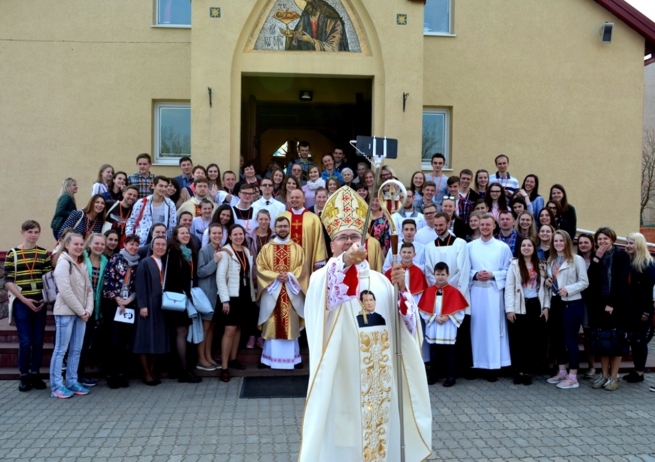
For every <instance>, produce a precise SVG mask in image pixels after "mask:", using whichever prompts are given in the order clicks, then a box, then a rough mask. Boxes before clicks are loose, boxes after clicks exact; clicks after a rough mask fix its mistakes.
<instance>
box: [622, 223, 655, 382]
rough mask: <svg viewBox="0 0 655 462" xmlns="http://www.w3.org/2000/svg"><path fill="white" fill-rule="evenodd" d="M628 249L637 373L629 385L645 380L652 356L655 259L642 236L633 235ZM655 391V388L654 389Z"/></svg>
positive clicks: (629, 324)
mask: <svg viewBox="0 0 655 462" xmlns="http://www.w3.org/2000/svg"><path fill="white" fill-rule="evenodd" d="M625 250H626V252H627V253H628V256H629V257H630V278H629V280H628V291H629V293H630V309H629V311H628V319H627V327H628V331H629V332H630V336H629V337H630V347H631V348H632V361H633V362H634V366H635V368H634V370H633V371H632V372H630V373H629V374H628V375H624V376H623V380H625V381H626V382H628V383H636V382H643V381H644V370H645V368H646V358H647V357H648V331H649V329H652V324H651V323H652V319H653V304H654V302H655V296H654V295H655V294H653V286H654V285H655V260H653V257H651V255H650V252H649V251H648V243H647V242H646V238H645V237H644V235H643V234H641V233H631V234H628V237H627V239H626V242H625ZM650 391H655V386H651V387H650Z"/></svg>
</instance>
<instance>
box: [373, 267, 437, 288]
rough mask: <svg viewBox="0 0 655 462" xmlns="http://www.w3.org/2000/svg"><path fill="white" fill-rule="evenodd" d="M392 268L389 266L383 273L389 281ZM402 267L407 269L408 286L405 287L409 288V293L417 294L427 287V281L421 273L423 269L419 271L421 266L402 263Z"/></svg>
mask: <svg viewBox="0 0 655 462" xmlns="http://www.w3.org/2000/svg"><path fill="white" fill-rule="evenodd" d="M392 269H393V268H389V269H388V270H387V271H386V272H385V273H384V275H385V276H386V277H387V279H389V280H390V281H391V270H392ZM403 269H405V270H407V271H409V287H408V288H407V290H409V293H410V294H412V295H418V294H420V293H421V292H423V291H424V290H425V289H427V288H428V281H427V280H426V279H425V275H424V274H423V271H421V268H419V267H418V266H416V265H412V266H405V265H403Z"/></svg>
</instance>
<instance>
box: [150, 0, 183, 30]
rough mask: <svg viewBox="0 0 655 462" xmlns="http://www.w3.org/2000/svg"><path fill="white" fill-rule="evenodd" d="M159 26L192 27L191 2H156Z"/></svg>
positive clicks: (171, 0) (174, 0)
mask: <svg viewBox="0 0 655 462" xmlns="http://www.w3.org/2000/svg"><path fill="white" fill-rule="evenodd" d="M156 2H157V15H156V16H157V25H158V26H190V25H191V0H156Z"/></svg>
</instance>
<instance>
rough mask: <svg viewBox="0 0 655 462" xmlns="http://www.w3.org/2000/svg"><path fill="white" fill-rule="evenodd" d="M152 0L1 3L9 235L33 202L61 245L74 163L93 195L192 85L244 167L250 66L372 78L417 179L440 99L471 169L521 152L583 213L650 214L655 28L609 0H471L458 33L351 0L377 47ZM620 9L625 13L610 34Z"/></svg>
mask: <svg viewBox="0 0 655 462" xmlns="http://www.w3.org/2000/svg"><path fill="white" fill-rule="evenodd" d="M153 3H154V2H151V1H145V0H144V1H133V0H113V1H112V2H102V3H97V2H88V1H86V0H65V1H62V2H59V3H58V4H57V7H56V8H53V7H52V5H51V2H48V1H45V0H33V1H30V2H25V1H23V0H5V1H3V2H0V30H1V31H2V34H1V35H2V38H5V39H7V38H8V39H12V41H6V40H5V41H0V63H2V65H0V156H1V159H2V162H3V173H4V174H5V175H4V176H5V178H4V181H2V182H0V210H1V211H2V213H3V219H2V221H0V249H7V248H9V247H11V246H12V245H15V244H16V243H17V242H18V241H19V239H20V237H19V235H18V230H17V228H18V226H19V224H20V222H22V221H23V220H25V219H28V218H36V219H37V220H39V221H40V222H41V223H42V225H43V228H44V236H46V238H45V239H44V240H43V244H44V245H46V246H51V245H52V243H53V241H52V238H50V237H48V236H49V235H50V230H49V222H50V219H51V217H52V213H53V210H54V206H55V201H56V196H57V194H58V191H59V186H60V184H61V181H62V180H63V179H64V178H65V177H67V176H73V177H75V178H77V180H78V182H79V185H80V192H79V193H78V205H82V204H83V203H85V202H86V201H87V200H88V198H89V196H90V189H91V185H92V183H93V182H94V180H95V177H96V174H97V169H98V167H99V165H100V164H102V163H104V162H109V163H111V164H113V165H114V167H115V168H116V169H117V170H119V169H120V170H126V171H127V172H128V173H132V172H134V171H135V166H134V157H135V155H136V154H138V153H140V152H152V150H153V146H152V144H153V142H152V129H153V127H152V124H153V114H152V112H153V101H156V100H164V99H165V100H191V101H192V152H193V157H194V160H195V161H196V163H201V164H205V165H206V164H207V163H209V162H217V163H219V165H221V167H222V168H223V169H225V168H228V167H229V168H232V169H235V168H236V167H237V166H238V158H239V154H240V140H241V99H242V88H241V83H242V76H244V75H302V76H306V77H321V76H322V77H325V76H328V78H329V76H335V77H367V78H372V80H373V85H372V94H373V121H372V124H373V132H374V134H376V135H378V136H384V135H386V136H389V137H395V138H398V139H399V145H400V155H401V159H399V160H397V161H391V162H390V164H391V165H392V166H393V167H394V169H395V170H396V171H397V172H398V174H399V176H400V177H401V178H402V179H404V180H408V179H409V176H410V174H411V172H413V171H414V170H417V169H418V168H419V166H420V152H421V116H422V109H423V107H424V106H446V107H451V108H452V111H453V112H452V115H453V124H452V142H451V145H452V159H453V167H454V168H455V170H457V171H458V169H460V168H463V167H469V168H473V169H475V168H480V167H487V168H488V169H490V170H491V169H492V168H493V163H492V160H493V157H494V156H495V155H497V154H498V153H500V152H505V153H507V154H509V155H510V156H511V159H512V163H511V171H512V173H513V174H515V175H517V176H519V177H523V176H524V175H525V174H527V173H529V172H536V173H538V174H539V175H540V176H541V178H542V184H543V185H544V186H543V188H542V189H544V190H545V189H547V186H548V185H549V184H551V183H553V182H555V181H556V180H557V181H561V182H562V183H563V184H564V185H566V186H567V188H568V190H569V195H570V199H571V202H572V203H573V204H574V205H575V206H576V207H577V209H578V211H579V215H580V221H579V225H580V226H581V227H595V226H598V225H599V224H601V222H602V223H603V224H605V223H606V222H605V221H603V220H602V217H603V216H604V215H605V214H608V213H609V214H611V215H612V216H613V219H612V220H611V224H612V225H613V226H615V227H616V229H617V231H619V232H620V233H622V234H623V233H626V232H627V231H629V230H631V229H633V228H635V227H636V226H637V223H638V221H637V220H638V217H637V214H638V205H637V204H638V178H639V171H638V170H639V152H640V146H641V125H642V123H641V114H642V84H643V69H642V62H643V61H642V58H643V56H642V51H643V39H642V38H641V37H639V36H638V35H637V34H636V33H634V32H633V31H632V30H631V29H629V28H627V27H626V26H625V25H623V24H622V23H621V22H620V21H618V20H617V19H616V18H613V17H612V16H611V15H610V14H609V13H607V11H606V10H604V9H603V8H601V7H600V6H598V5H597V4H596V3H595V2H593V1H592V0H549V1H548V2H544V1H542V0H488V1H485V2H479V1H477V0H456V1H455V32H456V35H457V36H456V37H424V36H423V34H422V26H423V5H422V4H421V3H412V2H406V1H396V0H394V1H391V0H384V1H381V0H350V6H351V8H352V9H353V11H355V14H356V16H357V18H358V19H357V21H358V23H359V24H361V27H362V34H363V35H364V36H365V39H366V41H367V43H368V47H369V49H370V53H369V54H367V55H363V54H356V53H339V54H334V53H307V52H258V51H252V52H246V51H245V50H246V46H247V44H248V40H249V38H250V36H251V35H252V34H253V33H254V32H255V28H256V25H257V23H258V19H259V17H260V15H261V14H262V10H263V8H264V7H265V6H266V5H267V0H242V1H240V2H228V3H224V4H216V2H212V1H209V0H194V1H193V20H192V22H193V28H192V29H191V30H189V29H165V28H153V27H151V25H152V22H153ZM212 6H220V7H221V10H222V17H221V18H220V19H212V18H210V17H209V14H208V13H209V7H212ZM43 12H47V14H43ZM399 13H403V14H407V15H408V25H406V26H399V25H396V15H397V14H399ZM605 20H609V21H614V22H615V23H616V29H615V38H614V43H612V45H610V46H603V45H601V44H600V36H599V35H598V29H599V28H600V25H601V24H602V23H603V22H604V21H605ZM207 87H211V88H212V91H213V107H211V108H210V107H209V102H208V95H207ZM404 92H407V93H409V94H410V96H409V99H408V100H407V108H406V112H403V111H402V94H403V93H404ZM617 157H620V159H621V160H620V162H617V160H616V159H617ZM153 171H155V172H156V173H165V174H177V173H178V170H177V168H176V167H154V168H153ZM9 172H11V173H9ZM580 172H584V175H583V176H581V174H580ZM598 177H602V178H603V183H602V189H598V186H597V184H598V183H597V182H596V181H595V180H596V179H597V178H598ZM18 194H20V197H21V201H20V202H18V201H17V199H16V198H17V196H18ZM599 197H600V199H599Z"/></svg>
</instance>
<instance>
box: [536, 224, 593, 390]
mask: <svg viewBox="0 0 655 462" xmlns="http://www.w3.org/2000/svg"><path fill="white" fill-rule="evenodd" d="M547 271H548V279H546V286H547V287H549V288H550V292H551V300H550V322H549V323H548V324H549V325H550V327H551V329H549V330H550V333H551V335H550V337H551V338H550V342H551V346H552V348H553V350H554V351H555V358H556V359H557V365H558V369H559V371H558V372H557V374H555V375H554V376H553V377H551V378H549V379H548V380H547V381H548V383H555V384H557V387H558V388H561V389H565V390H567V389H570V388H578V386H579V385H578V368H579V367H580V351H579V349H578V334H579V332H580V327H581V326H582V324H583V322H584V302H583V300H582V291H583V290H585V289H586V288H587V287H588V286H589V278H588V277H587V264H586V263H585V261H584V259H583V258H582V257H581V256H580V255H575V254H574V252H573V242H572V241H571V237H570V236H569V233H567V232H566V231H564V230H561V229H558V230H557V231H555V234H554V235H553V245H552V246H551V247H550V256H549V257H548V263H547ZM567 365H569V366H570V369H569V373H568V374H567V373H566V367H567Z"/></svg>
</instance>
